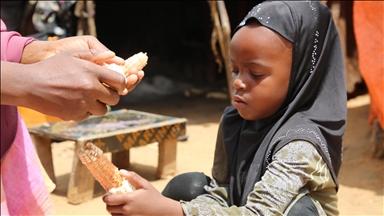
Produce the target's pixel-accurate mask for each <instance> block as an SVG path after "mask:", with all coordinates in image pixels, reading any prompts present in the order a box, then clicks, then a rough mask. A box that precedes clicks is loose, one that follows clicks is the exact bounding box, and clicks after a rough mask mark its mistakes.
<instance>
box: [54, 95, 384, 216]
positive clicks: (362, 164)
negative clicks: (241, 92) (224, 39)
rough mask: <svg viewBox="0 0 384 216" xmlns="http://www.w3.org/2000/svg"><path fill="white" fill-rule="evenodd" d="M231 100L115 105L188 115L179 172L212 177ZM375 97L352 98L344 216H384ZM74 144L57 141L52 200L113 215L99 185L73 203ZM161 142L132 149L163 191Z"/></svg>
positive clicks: (134, 163) (64, 211)
mask: <svg viewBox="0 0 384 216" xmlns="http://www.w3.org/2000/svg"><path fill="white" fill-rule="evenodd" d="M228 104H229V103H228V101H227V100H217V99H206V98H203V97H199V98H183V97H172V98H168V99H164V100H160V101H155V102H143V103H127V104H119V105H118V106H116V107H114V109H118V108H126V109H134V110H140V111H145V112H152V113H157V114H162V115H168V116H175V117H183V118H187V119H188V124H187V133H188V134H189V137H188V139H187V140H186V141H180V142H178V147H177V148H178V149H177V172H176V175H177V174H180V173H184V172H189V171H200V172H204V173H205V174H207V175H210V168H211V165H212V161H213V151H214V143H215V140H216V132H217V127H218V122H219V119H220V116H221V114H222V112H223V109H224V108H225V106H227V105H228ZM368 111H369V96H367V95H363V96H359V97H357V98H354V99H352V100H350V101H349V102H348V122H347V129H346V134H345V137H344V154H343V164H342V167H341V170H340V174H339V182H340V189H339V193H338V196H339V210H340V213H341V215H384V209H383V208H384V207H383V206H384V202H383V195H384V193H383V192H384V190H383V188H384V187H383V183H384V182H383V180H384V172H383V170H384V169H383V168H384V160H379V159H376V158H374V157H373V156H372V155H373V145H372V144H371V143H370V128H369V126H368V124H367V116H368ZM73 150H74V144H73V143H72V142H60V143H54V144H53V155H54V158H53V160H54V168H55V174H56V177H57V187H56V190H55V191H53V192H52V194H51V198H52V201H53V203H54V206H55V210H56V213H57V215H108V212H107V211H106V210H105V204H104V203H103V202H102V200H101V196H102V195H103V193H104V192H103V189H102V188H101V187H100V185H98V184H96V187H95V194H94V198H93V199H92V200H90V201H87V202H84V203H82V204H79V205H71V204H68V203H67V200H66V194H67V185H68V181H69V173H70V172H71V168H72V156H73V154H74V152H73ZM157 153H158V151H157V144H156V143H154V144H150V145H147V146H144V147H137V148H132V149H131V156H130V157H131V159H130V160H131V166H130V167H128V168H127V169H129V170H133V171H135V172H137V173H139V174H140V175H142V176H143V177H145V178H146V179H147V180H149V181H150V182H151V183H152V184H153V185H154V186H155V187H156V188H157V189H158V190H159V191H161V190H162V189H163V188H164V187H165V185H166V183H167V182H168V181H169V180H170V178H171V177H169V178H166V179H156V177H155V176H156V167H157Z"/></svg>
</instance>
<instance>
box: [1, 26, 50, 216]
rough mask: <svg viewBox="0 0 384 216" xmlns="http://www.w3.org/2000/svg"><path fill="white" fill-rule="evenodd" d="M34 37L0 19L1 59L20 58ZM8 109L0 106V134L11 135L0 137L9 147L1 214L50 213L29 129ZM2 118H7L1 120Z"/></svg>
mask: <svg viewBox="0 0 384 216" xmlns="http://www.w3.org/2000/svg"><path fill="white" fill-rule="evenodd" d="M34 40H35V39H34V38H26V37H21V36H20V34H19V33H17V32H6V26H5V24H4V23H3V21H2V20H1V44H0V47H1V60H2V61H11V62H20V59H21V55H22V52H23V49H24V46H26V45H27V44H29V43H30V42H32V41H34ZM3 106H5V105H2V107H3ZM8 107H11V106H8ZM15 109H16V108H15ZM3 111H4V112H9V113H3ZM11 111H12V109H2V113H1V116H2V119H1V121H2V124H1V125H2V126H1V127H2V128H1V136H12V137H11V138H10V139H4V140H7V142H9V144H10V145H9V146H10V147H9V149H7V150H6V152H5V153H4V155H3V157H2V158H1V175H0V183H1V215H53V214H55V213H54V208H53V205H52V203H51V201H50V197H49V193H48V190H47V187H46V185H45V182H44V178H43V176H42V174H41V172H40V167H39V166H40V165H39V161H38V160H39V158H38V156H37V154H36V150H35V148H34V145H33V143H32V140H31V137H30V136H29V132H28V130H27V128H26V126H25V124H24V122H23V120H22V118H21V116H20V114H17V118H16V114H15V118H7V116H8V114H12V113H11ZM3 117H4V118H3ZM6 120H7V121H8V122H7V123H6V124H3V121H6ZM9 125H16V126H17V130H16V131H14V130H13V128H12V127H9ZM13 136H14V138H13ZM1 140H2V143H1V146H2V147H3V145H7V144H8V143H4V142H3V137H2V139H1Z"/></svg>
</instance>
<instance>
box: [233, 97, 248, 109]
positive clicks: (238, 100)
mask: <svg viewBox="0 0 384 216" xmlns="http://www.w3.org/2000/svg"><path fill="white" fill-rule="evenodd" d="M233 100H234V106H235V108H237V109H238V108H241V107H244V106H246V105H247V103H245V102H244V101H243V99H241V97H240V96H238V95H235V96H233Z"/></svg>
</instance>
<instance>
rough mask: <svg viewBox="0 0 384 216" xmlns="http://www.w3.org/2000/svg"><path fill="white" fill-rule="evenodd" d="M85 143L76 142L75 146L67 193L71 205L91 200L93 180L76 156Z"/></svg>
mask: <svg viewBox="0 0 384 216" xmlns="http://www.w3.org/2000/svg"><path fill="white" fill-rule="evenodd" d="M85 143H86V142H77V143H76V146H75V154H74V157H73V166H72V172H71V174H70V177H69V184H68V193H67V198H68V202H69V203H71V204H80V203H83V202H85V201H88V200H91V199H92V198H93V192H94V191H93V190H94V185H95V178H94V177H93V175H92V174H91V172H90V171H89V170H88V169H87V167H86V166H85V165H84V164H83V163H82V162H81V160H80V158H79V157H78V155H77V150H78V149H79V148H81V147H83V146H84V144H85Z"/></svg>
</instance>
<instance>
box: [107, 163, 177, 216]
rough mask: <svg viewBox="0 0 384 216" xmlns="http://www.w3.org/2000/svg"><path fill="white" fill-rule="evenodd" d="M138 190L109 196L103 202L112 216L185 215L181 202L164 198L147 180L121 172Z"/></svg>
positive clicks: (133, 174) (130, 173)
mask: <svg viewBox="0 0 384 216" xmlns="http://www.w3.org/2000/svg"><path fill="white" fill-rule="evenodd" d="M120 174H121V175H122V176H123V177H125V178H126V179H127V180H128V181H129V182H131V184H132V185H134V186H135V187H136V190H135V191H133V192H131V193H127V194H107V195H104V196H103V201H104V202H105V203H106V204H107V211H108V212H109V213H110V214H111V215H184V214H183V211H182V209H181V205H180V203H179V202H177V201H174V200H172V199H169V198H167V197H164V196H163V195H162V194H161V193H160V192H159V191H157V190H156V189H155V188H154V187H153V186H152V185H151V184H150V183H149V182H148V181H147V180H145V179H144V178H142V177H141V176H139V175H138V174H136V173H135V172H129V171H126V170H120Z"/></svg>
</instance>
